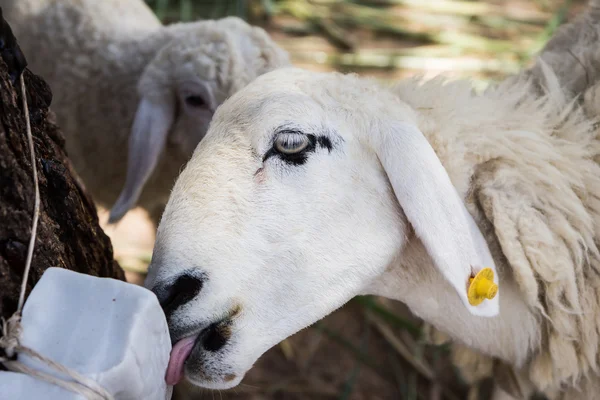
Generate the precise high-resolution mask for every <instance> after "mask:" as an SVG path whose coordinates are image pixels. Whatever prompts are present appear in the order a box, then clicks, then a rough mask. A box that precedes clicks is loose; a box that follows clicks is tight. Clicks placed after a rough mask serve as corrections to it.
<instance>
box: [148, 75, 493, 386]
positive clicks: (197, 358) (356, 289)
mask: <svg viewBox="0 0 600 400" xmlns="http://www.w3.org/2000/svg"><path fill="white" fill-rule="evenodd" d="M415 121H416V118H415V114H414V111H413V110H412V109H411V108H410V107H409V106H408V105H406V104H405V103H403V102H402V101H401V100H400V99H398V98H397V97H396V96H394V95H393V94H392V93H391V92H389V91H386V90H385V89H381V88H379V87H378V86H376V85H375V84H374V83H372V82H367V81H364V80H359V79H357V78H356V77H354V76H346V75H341V74H319V73H313V72H307V71H302V70H300V69H295V68H283V69H279V70H277V71H273V72H270V73H267V74H265V75H263V76H261V77H259V78H257V79H256V80H255V81H253V82H252V83H251V84H249V85H248V86H246V87H245V88H243V89H242V90H241V91H239V92H238V93H236V94H235V95H233V96H232V97H231V98H230V99H228V100H227V101H226V102H225V103H223V105H222V106H221V107H219V109H218V110H217V111H216V113H215V116H214V118H213V121H212V123H211V127H210V128H209V131H208V133H207V135H206V137H205V138H204V139H203V141H202V142H201V143H200V145H199V146H198V147H197V149H196V150H195V152H194V154H193V156H192V158H191V160H190V161H189V162H188V164H187V166H186V167H185V169H184V170H183V172H182V173H181V175H180V176H179V178H178V180H177V182H176V184H175V186H174V188H173V191H172V194H171V197H170V199H169V201H168V203H167V206H166V209H165V212H164V214H163V218H162V220H161V223H160V224H159V227H158V232H157V239H156V244H155V250H154V254H153V259H152V263H151V265H150V269H149V275H148V279H147V281H146V286H147V287H148V288H151V289H152V290H154V291H155V293H156V294H157V297H158V298H159V300H160V302H161V304H162V305H163V307H164V310H165V313H166V315H167V319H168V322H169V327H170V332H171V336H172V340H173V342H174V343H175V345H174V348H173V352H172V357H171V363H170V365H169V371H168V373H167V380H168V382H169V383H176V382H177V381H178V380H179V379H180V378H181V376H182V374H183V373H185V374H186V375H187V377H188V378H189V379H190V380H191V381H192V382H194V383H195V384H197V385H201V386H204V387H209V388H228V387H233V386H235V385H237V384H238V383H239V382H240V380H241V379H242V377H243V376H244V374H245V373H246V371H247V370H248V369H249V368H250V367H251V366H252V364H253V363H254V362H255V361H256V360H257V359H258V357H260V355H261V354H263V353H264V352H265V351H266V350H268V349H269V348H270V347H272V346H273V345H275V344H277V343H278V342H279V341H281V340H283V339H284V338H286V337H288V336H290V335H292V334H294V333H295V332H297V331H299V330H300V329H303V328H304V327H306V326H308V325H310V324H312V323H314V322H316V321H317V320H319V319H321V318H322V317H324V316H326V315H327V314H329V313H330V312H332V311H334V310H335V309H337V308H338V307H340V306H342V305H343V304H344V303H346V302H347V301H348V300H350V299H351V298H352V297H354V296H356V295H358V294H366V293H374V294H379V293H384V292H385V290H386V289H385V288H386V280H388V279H389V276H387V275H386V273H387V272H389V270H390V268H391V266H392V265H396V264H397V263H398V260H401V259H402V257H403V255H404V251H405V248H406V247H407V245H408V244H409V243H410V242H411V241H412V242H414V241H416V240H417V239H415V236H416V237H418V238H419V240H420V242H421V243H422V244H423V246H424V248H425V249H426V254H427V255H428V256H429V257H430V259H431V260H432V261H431V262H430V265H434V266H435V267H433V266H432V267H429V266H428V265H427V264H426V262H425V261H423V262H424V263H423V264H418V265H409V267H410V269H408V270H405V271H404V273H403V274H401V275H399V277H396V278H394V279H398V280H401V281H402V282H400V283H398V284H397V285H395V287H396V288H397V287H403V288H404V289H403V290H404V291H405V293H398V294H397V295H396V296H395V297H396V298H399V299H401V300H409V299H410V298H411V296H413V297H414V296H415V294H416V292H417V291H418V290H428V289H429V290H431V291H432V294H431V297H432V300H435V301H439V302H440V303H444V306H447V307H450V310H456V311H455V312H454V311H451V312H450V314H452V313H453V314H454V315H453V316H452V317H456V316H460V317H464V315H466V314H468V315H470V316H471V317H474V318H477V317H480V316H481V317H493V316H496V315H497V314H498V307H499V306H498V299H499V296H496V297H495V298H493V299H492V300H485V301H484V302H483V303H481V304H480V305H476V306H474V305H471V304H470V303H469V301H468V299H467V287H468V285H469V278H470V276H472V275H474V274H475V273H477V272H478V271H480V270H481V269H482V268H483V267H491V268H493V269H494V268H495V266H494V263H493V261H492V258H491V255H490V253H489V250H488V248H487V245H486V243H485V241H484V239H483V237H482V236H481V233H480V232H479V230H478V229H477V227H476V225H475V223H474V221H473V220H472V219H471V217H470V215H469V214H468V212H467V211H466V209H465V207H464V205H463V203H462V201H461V199H460V198H459V195H458V193H457V192H456V190H455V189H454V187H453V186H452V184H451V182H450V179H449V177H448V175H447V173H446V171H445V169H444V168H443V167H442V165H441V163H440V161H439V160H438V158H437V157H436V155H435V153H434V151H433V149H432V148H431V147H430V146H429V143H428V142H427V140H426V139H425V138H424V136H423V135H422V133H421V132H420V131H419V129H418V127H417V125H416V122H415ZM415 234H416V235H415ZM409 264H410V262H409ZM436 267H437V268H436ZM495 279H496V283H497V277H496V278H495ZM500 290H502V288H501V289H500ZM417 297H419V298H420V299H423V295H422V294H421V295H418V296H417ZM426 302H427V301H426ZM407 304H409V306H411V307H412V306H414V307H415V308H417V309H418V308H419V307H420V305H419V304H414V302H413V303H412V304H411V302H410V301H409V302H407ZM452 317H451V318H452ZM480 319H481V320H488V321H489V320H493V318H480ZM184 370H185V372H184Z"/></svg>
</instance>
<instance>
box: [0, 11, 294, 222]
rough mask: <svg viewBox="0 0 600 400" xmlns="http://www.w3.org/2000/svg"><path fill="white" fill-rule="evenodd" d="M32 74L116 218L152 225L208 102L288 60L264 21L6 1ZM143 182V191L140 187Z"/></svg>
mask: <svg viewBox="0 0 600 400" xmlns="http://www.w3.org/2000/svg"><path fill="white" fill-rule="evenodd" d="M0 6H1V7H2V8H3V9H4V10H5V13H6V19H7V20H8V21H9V22H10V24H11V26H13V28H14V31H15V34H16V36H17V37H18V38H19V43H20V44H21V47H22V48H23V51H24V52H25V54H27V59H28V61H29V64H30V69H31V70H32V71H33V72H35V73H37V74H39V75H41V76H42V77H43V78H44V79H45V80H46V81H47V82H48V83H49V84H50V86H51V87H52V90H53V94H54V99H53V104H52V108H53V110H54V112H55V113H56V116H57V121H58V123H59V125H60V126H61V128H62V129H63V132H64V133H65V136H66V146H67V150H68V152H69V157H70V158H71V160H72V161H73V163H74V165H75V167H76V169H77V172H78V173H79V175H80V176H81V178H82V179H83V181H84V183H85V185H86V186H87V188H88V189H89V190H90V191H91V192H92V194H93V196H94V198H95V200H96V201H97V202H98V203H100V204H102V205H104V206H109V207H110V206H111V205H113V204H114V206H113V209H112V212H111V221H113V222H116V221H118V220H119V219H120V218H121V217H122V216H123V215H124V214H125V213H126V212H127V211H128V210H129V209H130V208H132V207H133V206H134V205H136V202H137V203H138V204H139V205H141V206H143V207H144V208H145V209H147V210H148V211H149V213H150V215H151V217H152V218H153V220H154V221H155V222H156V221H157V220H158V218H159V216H160V213H161V212H162V208H163V207H164V204H165V203H166V200H167V197H168V194H169V190H170V188H171V186H172V184H173V182H174V180H175V177H176V176H177V174H178V172H179V170H180V169H181V167H182V166H183V165H184V164H185V162H186V161H187V159H188V158H189V156H190V155H191V153H192V151H193V149H194V147H195V146H196V145H197V144H198V142H199V141H200V139H201V138H202V137H203V135H204V134H205V132H206V129H207V126H208V123H209V121H210V119H211V117H212V113H213V112H214V110H215V108H216V107H217V106H218V105H219V104H220V103H221V102H223V100H224V99H225V98H227V97H228V96H229V95H231V94H232V93H235V92H236V91H237V90H239V89H240V88H241V87H243V86H244V85H245V84H246V83H248V82H249V81H251V80H252V79H254V78H255V77H256V76H258V75H260V74H262V73H264V72H266V71H269V70H271V69H273V68H276V67H278V66H281V65H287V64H288V63H289V59H288V56H287V53H286V52H284V51H283V50H281V49H280V48H279V47H278V46H277V45H276V44H275V43H274V42H273V41H272V40H271V39H270V38H269V37H268V35H267V34H266V33H265V32H264V31H263V30H262V29H260V28H255V27H251V26H250V25H248V24H247V23H245V22H244V21H242V20H240V19H238V18H234V17H230V18H224V19H220V20H215V21H200V22H194V23H187V24H182V23H181V24H173V25H169V26H162V24H161V23H160V22H159V20H158V19H157V18H156V16H155V15H154V14H153V13H152V11H151V10H150V9H149V8H148V7H147V6H146V4H145V3H143V2H142V1H141V0H102V1H97V0H2V1H0ZM142 188H143V190H142Z"/></svg>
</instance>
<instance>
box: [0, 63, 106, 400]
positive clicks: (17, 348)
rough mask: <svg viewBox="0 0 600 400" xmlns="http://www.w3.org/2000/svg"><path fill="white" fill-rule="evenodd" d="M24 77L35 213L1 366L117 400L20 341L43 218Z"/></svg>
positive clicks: (0, 344)
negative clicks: (30, 361)
mask: <svg viewBox="0 0 600 400" xmlns="http://www.w3.org/2000/svg"><path fill="white" fill-rule="evenodd" d="M23 75H24V74H21V75H20V82H21V97H22V98H23V110H24V113H25V122H26V125H27V140H28V142H29V151H30V153H31V167H32V169H33V185H34V188H35V204H34V210H33V223H32V226H31V238H30V240H29V247H28V249H27V259H26V261H25V270H24V272H23V281H22V282H21V292H20V294H19V303H18V305H17V311H16V312H15V313H14V314H13V315H12V317H10V318H9V319H8V320H5V319H4V318H2V337H0V349H3V350H4V353H5V354H6V356H0V364H3V365H4V366H5V367H6V368H7V369H8V370H9V371H13V372H20V373H24V374H27V375H31V376H33V377H35V378H38V379H41V380H44V381H46V382H49V383H52V384H54V385H58V386H60V387H62V388H64V389H67V390H70V391H72V392H75V393H78V394H80V395H82V396H84V397H85V398H86V399H88V400H114V398H113V397H112V395H111V394H110V393H108V392H107V391H106V389H104V388H102V387H101V386H100V385H98V383H96V382H95V381H93V380H92V379H90V378H87V377H85V376H83V375H81V374H79V373H77V372H75V371H73V370H71V369H69V368H67V367H65V366H64V365H61V364H58V363H56V362H54V361H52V360H50V359H49V358H46V357H44V356H42V355H41V354H39V353H38V352H36V351H35V350H33V349H31V348H29V347H26V346H21V344H20V343H19V337H20V336H21V332H22V330H23V328H22V326H21V312H22V311H23V305H24V303H25V290H26V289H27V280H28V278H29V270H30V269H31V260H32V258H33V249H34V247H35V239H36V235H37V225H38V220H39V216H40V188H39V184H38V177H37V168H36V162H35V149H34V147H33V135H32V134H31V123H30V120H29V108H28V107H27V93H26V90H25V79H24V78H23ZM18 354H25V355H28V356H29V357H31V358H35V359H37V360H38V361H41V362H42V363H43V364H46V365H47V366H48V367H50V368H52V369H54V371H56V372H59V373H61V374H63V375H65V376H66V377H68V378H70V380H69V379H62V378H58V377H56V376H54V375H51V374H48V373H45V372H42V371H39V370H36V369H33V368H30V367H28V366H27V365H25V364H23V363H22V362H20V361H19V360H18V359H17V355H18Z"/></svg>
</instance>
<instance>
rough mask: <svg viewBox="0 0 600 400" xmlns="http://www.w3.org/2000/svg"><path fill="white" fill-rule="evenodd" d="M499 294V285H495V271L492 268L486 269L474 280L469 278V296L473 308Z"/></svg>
mask: <svg viewBox="0 0 600 400" xmlns="http://www.w3.org/2000/svg"><path fill="white" fill-rule="evenodd" d="M497 293H498V285H496V284H495V283H494V271H493V270H492V269H491V268H484V269H482V270H481V271H479V272H478V273H477V275H475V277H474V278H469V289H468V292H467V296H468V298H469V304H471V305H472V306H476V305H479V304H481V303H482V302H483V300H485V299H488V300H491V299H493V298H494V297H496V294H497Z"/></svg>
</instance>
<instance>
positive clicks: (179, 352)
mask: <svg viewBox="0 0 600 400" xmlns="http://www.w3.org/2000/svg"><path fill="white" fill-rule="evenodd" d="M195 341H196V337H195V336H191V337H188V338H185V339H182V340H180V341H179V342H177V343H175V346H173V349H171V358H170V359H169V365H168V366H167V376H166V377H165V380H166V381H167V385H176V384H177V383H178V382H179V381H180V380H181V378H183V363H185V360H186V359H187V358H188V356H189V355H190V353H191V352H192V349H193V348H194V342H195Z"/></svg>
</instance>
